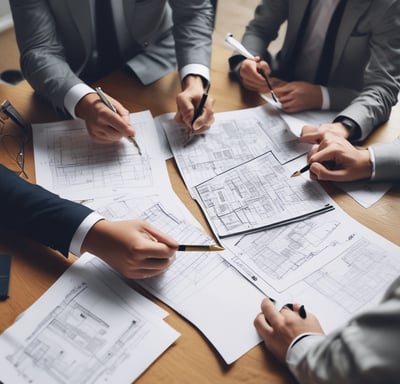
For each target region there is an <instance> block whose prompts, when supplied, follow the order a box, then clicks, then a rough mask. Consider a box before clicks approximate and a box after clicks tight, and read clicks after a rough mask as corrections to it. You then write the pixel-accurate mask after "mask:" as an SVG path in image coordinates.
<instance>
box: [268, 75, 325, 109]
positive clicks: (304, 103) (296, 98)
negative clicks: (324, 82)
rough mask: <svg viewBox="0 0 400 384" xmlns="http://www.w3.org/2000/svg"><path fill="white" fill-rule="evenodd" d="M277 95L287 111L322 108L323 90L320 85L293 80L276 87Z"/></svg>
mask: <svg viewBox="0 0 400 384" xmlns="http://www.w3.org/2000/svg"><path fill="white" fill-rule="evenodd" d="M274 92H275V95H276V96H277V97H278V99H279V102H280V103H281V105H282V109H283V110H284V111H285V112H287V113H295V112H301V111H306V110H309V109H321V106H322V92H321V87H320V86H319V85H314V84H311V83H306V82H304V81H292V82H289V83H283V84H281V85H278V86H275V87H274Z"/></svg>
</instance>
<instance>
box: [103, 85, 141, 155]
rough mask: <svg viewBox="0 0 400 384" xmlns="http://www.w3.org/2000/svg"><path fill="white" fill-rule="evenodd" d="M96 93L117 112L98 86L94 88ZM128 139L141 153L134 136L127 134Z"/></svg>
mask: <svg viewBox="0 0 400 384" xmlns="http://www.w3.org/2000/svg"><path fill="white" fill-rule="evenodd" d="M96 93H97V95H98V96H99V97H100V99H101V101H102V102H103V103H104V104H105V105H106V106H107V107H108V108H109V109H110V110H111V111H113V112H115V113H118V112H117V110H116V108H115V107H114V105H112V104H111V102H110V100H109V99H108V98H107V96H106V95H105V93H104V92H103V90H102V89H101V88H100V87H97V88H96ZM128 140H129V141H131V142H132V144H133V145H134V146H135V147H136V149H137V151H138V153H139V155H142V151H141V149H140V147H139V144H138V143H137V141H136V139H135V137H134V136H128Z"/></svg>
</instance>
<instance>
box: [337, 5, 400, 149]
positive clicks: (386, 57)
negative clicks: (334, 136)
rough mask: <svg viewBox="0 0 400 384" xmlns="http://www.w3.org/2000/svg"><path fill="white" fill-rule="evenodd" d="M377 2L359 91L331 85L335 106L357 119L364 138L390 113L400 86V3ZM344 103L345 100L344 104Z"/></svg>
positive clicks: (386, 118)
mask: <svg viewBox="0 0 400 384" xmlns="http://www.w3.org/2000/svg"><path fill="white" fill-rule="evenodd" d="M383 3H384V2H378V1H376V2H373V4H372V5H371V7H374V8H373V9H372V10H370V14H371V15H372V16H371V24H372V31H373V32H372V33H371V35H370V37H369V43H368V45H369V49H370V59H369V61H368V63H367V66H366V69H365V72H364V81H363V83H364V84H363V88H362V89H361V90H360V92H359V93H356V92H354V91H352V90H349V89H345V88H331V89H329V95H330V100H331V109H333V110H340V109H342V108H343V106H344V105H348V106H347V107H345V108H344V109H343V110H341V112H340V115H341V116H346V117H349V118H350V119H352V120H354V121H356V122H357V123H358V125H359V126H360V128H361V136H360V137H359V141H363V140H364V139H366V138H367V137H368V135H370V134H371V132H372V131H373V130H374V129H375V128H376V127H377V126H379V125H381V124H383V123H384V122H385V121H387V120H388V119H389V117H390V113H391V109H392V106H393V105H395V104H396V103H397V96H398V92H399V88H400V55H399V50H400V35H399V33H398V31H399V30H400V17H399V15H400V3H399V2H398V1H392V2H390V5H388V4H389V2H386V3H387V4H383ZM343 103H344V104H343Z"/></svg>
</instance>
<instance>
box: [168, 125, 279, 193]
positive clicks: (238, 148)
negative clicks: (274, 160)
mask: <svg viewBox="0 0 400 384" xmlns="http://www.w3.org/2000/svg"><path fill="white" fill-rule="evenodd" d="M271 123H273V122H271ZM169 125H170V127H169V128H168V129H167V132H169V134H168V139H169V141H170V143H171V148H172V149H173V152H174V157H175V159H176V162H177V164H178V166H179V168H180V170H181V173H182V175H183V178H184V179H185V182H186V184H187V185H188V186H189V187H193V186H195V185H197V184H200V183H202V182H203V181H206V180H208V179H211V178H212V177H214V176H215V175H218V174H220V173H222V172H224V171H226V170H227V169H230V168H232V167H234V166H237V165H238V164H241V163H243V162H245V161H247V160H250V159H252V158H254V157H256V156H259V155H261V154H262V153H264V152H265V151H267V150H269V149H270V148H271V142H270V141H269V138H268V136H267V135H266V134H265V132H264V131H263V129H262V128H261V126H260V124H259V122H258V120H256V119H254V118H253V119H246V120H223V121H217V122H216V123H214V125H213V127H212V129H210V130H209V131H208V132H207V135H205V136H201V137H199V138H198V139H196V140H195V142H194V144H193V145H188V146H186V147H184V148H183V147H182V142H184V140H185V135H187V134H186V133H185V131H182V130H179V129H177V128H175V129H174V128H173V124H172V123H171V122H170V123H169ZM243 132H246V134H245V135H243Z"/></svg>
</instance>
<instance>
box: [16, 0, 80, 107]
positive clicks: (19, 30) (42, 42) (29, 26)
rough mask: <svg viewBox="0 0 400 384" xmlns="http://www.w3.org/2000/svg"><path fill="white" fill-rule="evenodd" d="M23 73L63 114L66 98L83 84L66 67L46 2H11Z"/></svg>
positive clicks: (61, 46) (30, 0) (26, 0)
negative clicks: (69, 92)
mask: <svg viewBox="0 0 400 384" xmlns="http://www.w3.org/2000/svg"><path fill="white" fill-rule="evenodd" d="M10 6H11V11H12V15H13V19H14V26H15V33H16V39H17V43H18V47H19V50H20V64H21V69H22V72H23V74H24V77H25V78H26V80H27V81H28V82H29V83H30V84H31V86H32V88H34V89H35V90H36V92H37V93H38V94H40V95H41V96H43V97H44V98H45V99H47V100H48V101H49V102H50V103H51V104H52V105H53V107H55V108H56V109H58V110H59V111H60V112H63V113H65V114H66V113H67V111H66V110H65V108H64V96H65V94H66V93H67V92H68V90H69V89H71V88H72V87H73V86H74V85H76V84H79V83H82V81H81V80H80V79H79V78H78V77H77V76H76V75H75V74H74V72H73V71H72V70H71V68H70V66H69V65H68V64H67V61H66V58H65V54H64V48H63V44H62V42H61V41H60V39H59V37H58V34H57V30H56V25H55V23H54V19H53V16H52V14H51V11H50V9H49V7H48V4H47V2H46V1H45V0H10Z"/></svg>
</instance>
